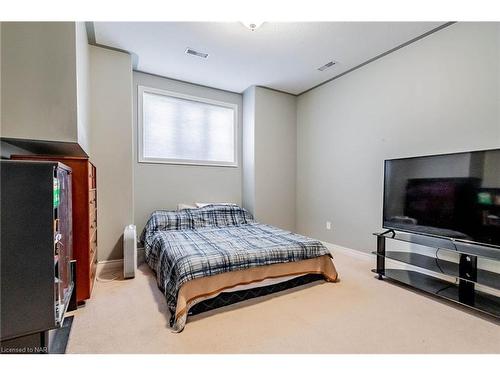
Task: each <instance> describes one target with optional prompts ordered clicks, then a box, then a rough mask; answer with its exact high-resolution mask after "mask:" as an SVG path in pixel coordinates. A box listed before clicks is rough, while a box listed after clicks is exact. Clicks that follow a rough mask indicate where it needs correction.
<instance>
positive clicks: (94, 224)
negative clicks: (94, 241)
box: [89, 210, 97, 233]
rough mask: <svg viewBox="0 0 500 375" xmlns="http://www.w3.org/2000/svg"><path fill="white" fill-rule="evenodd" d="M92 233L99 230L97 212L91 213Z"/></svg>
mask: <svg viewBox="0 0 500 375" xmlns="http://www.w3.org/2000/svg"><path fill="white" fill-rule="evenodd" d="M89 223H90V233H92V231H93V230H95V229H96V228H97V211H96V210H94V211H90V212H89Z"/></svg>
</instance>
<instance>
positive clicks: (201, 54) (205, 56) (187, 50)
mask: <svg viewBox="0 0 500 375" xmlns="http://www.w3.org/2000/svg"><path fill="white" fill-rule="evenodd" d="M186 53H187V54H188V55H192V56H197V57H201V58H202V59H206V58H207V57H208V53H203V52H198V51H196V50H194V49H192V48H189V47H188V48H186Z"/></svg>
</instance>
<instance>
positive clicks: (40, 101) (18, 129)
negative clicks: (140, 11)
mask: <svg viewBox="0 0 500 375" xmlns="http://www.w3.org/2000/svg"><path fill="white" fill-rule="evenodd" d="M1 75H2V87H1V91H2V95H1V100H2V112H1V119H2V136H3V137H6V138H19V139H33V140H46V141H65V142H73V143H78V144H79V145H80V147H81V148H82V149H83V151H84V152H86V153H88V150H89V142H88V138H89V136H88V129H89V124H88V116H89V106H88V95H89V93H88V80H89V78H88V44H87V41H86V32H85V26H84V24H83V23H75V22H4V23H3V24H2V67H1Z"/></svg>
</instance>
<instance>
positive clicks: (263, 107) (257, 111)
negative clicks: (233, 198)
mask: <svg viewBox="0 0 500 375" xmlns="http://www.w3.org/2000/svg"><path fill="white" fill-rule="evenodd" d="M243 98H244V109H243V114H244V118H243V121H244V125H243V132H244V141H243V145H244V148H243V149H244V154H243V161H244V164H243V173H244V175H243V177H244V178H243V202H244V205H245V206H247V208H248V209H249V210H250V211H251V212H252V213H253V214H254V216H255V218H256V219H257V220H258V221H260V222H263V223H267V224H271V225H274V226H277V227H280V228H284V229H288V230H291V231H294V230H295V180H296V156H295V155H296V149H297V138H296V112H297V107H296V97H295V96H293V95H289V94H285V93H281V92H277V91H274V90H269V89H266V88H263V87H251V88H249V89H247V90H246V91H245V93H244V95H243Z"/></svg>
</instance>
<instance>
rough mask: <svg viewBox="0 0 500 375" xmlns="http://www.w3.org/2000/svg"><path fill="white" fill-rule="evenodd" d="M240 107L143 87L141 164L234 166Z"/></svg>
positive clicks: (141, 97) (140, 135)
mask: <svg viewBox="0 0 500 375" xmlns="http://www.w3.org/2000/svg"><path fill="white" fill-rule="evenodd" d="M237 112H238V107H237V105H236V104H231V103H223V102H217V101H214V100H208V99H203V98H196V97H192V96H188V95H182V94H178V93H173V92H169V91H164V90H158V89H153V88H147V87H143V86H139V90H138V114H139V116H138V117H139V162H146V163H172V164H195V165H216V166H233V167H236V166H237V165H238V163H237V147H236V145H237V134H236V133H237V122H238V121H237V119H238V114H237Z"/></svg>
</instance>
